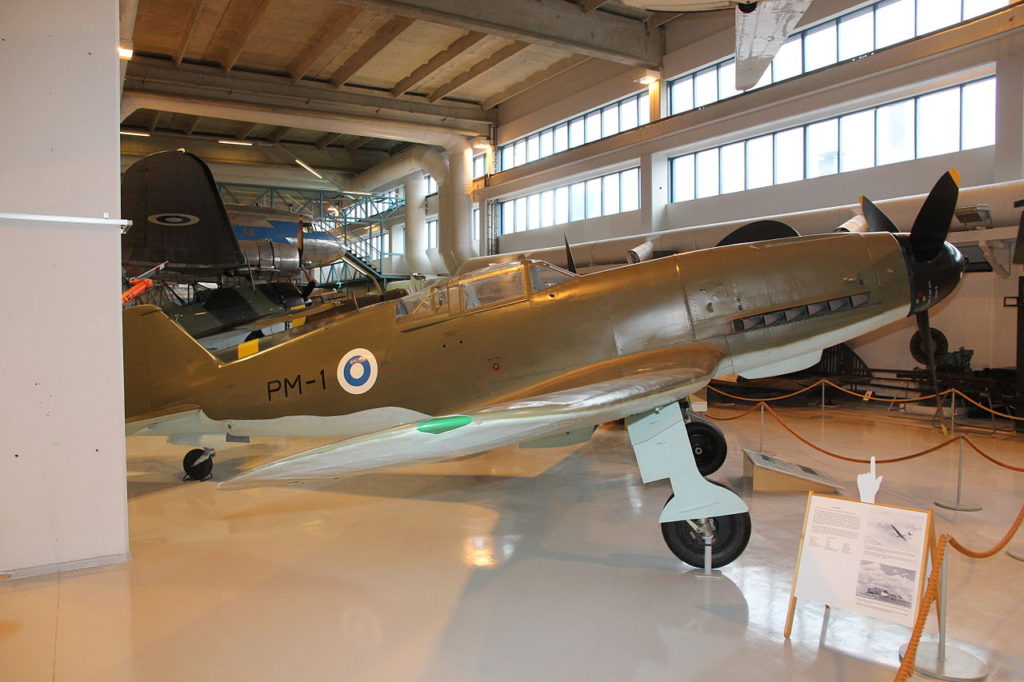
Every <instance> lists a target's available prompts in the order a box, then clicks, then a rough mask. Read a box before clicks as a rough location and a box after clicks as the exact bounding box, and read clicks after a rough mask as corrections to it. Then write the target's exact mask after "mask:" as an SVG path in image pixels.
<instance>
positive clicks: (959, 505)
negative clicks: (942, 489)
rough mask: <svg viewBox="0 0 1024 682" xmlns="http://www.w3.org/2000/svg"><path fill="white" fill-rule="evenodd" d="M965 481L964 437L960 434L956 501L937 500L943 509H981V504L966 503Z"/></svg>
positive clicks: (937, 504) (968, 510)
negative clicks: (964, 501)
mask: <svg viewBox="0 0 1024 682" xmlns="http://www.w3.org/2000/svg"><path fill="white" fill-rule="evenodd" d="M963 482H964V437H963V436H960V456H959V461H958V464H957V473H956V500H955V501H954V502H939V501H938V500H936V501H935V504H936V506H939V507H942V508H943V509H952V510H953V511H967V512H975V511H981V505H974V504H964V503H963V502H962V501H961V499H960V495H961V493H962V491H963Z"/></svg>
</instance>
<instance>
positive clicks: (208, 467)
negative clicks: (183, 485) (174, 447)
mask: <svg viewBox="0 0 1024 682" xmlns="http://www.w3.org/2000/svg"><path fill="white" fill-rule="evenodd" d="M216 454H217V453H216V452H214V451H213V450H211V449H209V448H195V449H194V450H189V451H188V452H187V453H185V459H183V460H182V461H181V467H182V468H183V469H184V470H185V478H184V479H182V480H185V481H188V480H190V479H191V480H193V481H205V480H208V479H209V478H211V477H212V476H213V456H214V455H216Z"/></svg>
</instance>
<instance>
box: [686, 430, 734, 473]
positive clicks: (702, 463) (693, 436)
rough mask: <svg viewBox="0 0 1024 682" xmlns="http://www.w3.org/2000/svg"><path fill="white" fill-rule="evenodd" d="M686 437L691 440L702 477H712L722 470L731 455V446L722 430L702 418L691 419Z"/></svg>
mask: <svg viewBox="0 0 1024 682" xmlns="http://www.w3.org/2000/svg"><path fill="white" fill-rule="evenodd" d="M686 435H687V436H689V438H690V449H692V450H693V459H694V460H695V461H696V462H697V471H699V472H700V475H701V476H710V475H711V474H713V473H715V472H716V471H718V470H719V469H721V468H722V465H723V464H725V456H726V455H727V454H728V453H729V444H728V443H727V442H726V440H725V434H724V433H722V429H720V428H718V426H716V425H715V424H712V423H711V422H709V421H707V420H705V419H701V418H700V417H691V418H690V421H688V422H686Z"/></svg>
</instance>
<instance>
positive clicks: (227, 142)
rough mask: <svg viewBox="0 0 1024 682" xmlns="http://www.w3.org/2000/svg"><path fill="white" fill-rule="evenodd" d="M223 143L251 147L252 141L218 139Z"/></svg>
mask: <svg viewBox="0 0 1024 682" xmlns="http://www.w3.org/2000/svg"><path fill="white" fill-rule="evenodd" d="M217 142H220V143H221V144H236V145H238V146H239V147H251V146H252V142H243V141H242V140H217Z"/></svg>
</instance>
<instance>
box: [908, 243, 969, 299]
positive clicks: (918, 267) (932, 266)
mask: <svg viewBox="0 0 1024 682" xmlns="http://www.w3.org/2000/svg"><path fill="white" fill-rule="evenodd" d="M896 239H897V240H898V241H899V243H900V247H901V248H902V249H903V258H904V260H906V262H907V269H908V270H909V271H910V314H911V315H913V314H916V313H920V312H922V311H925V310H927V309H928V308H931V307H932V306H933V305H935V304H936V303H938V302H939V301H941V300H942V299H944V298H945V297H946V296H948V295H949V294H950V293H952V291H953V290H954V289H956V287H957V284H959V283H960V278H961V277H963V275H964V270H965V268H966V267H967V261H966V260H965V259H964V255H963V254H962V253H960V250H959V249H958V248H956V247H955V246H953V245H952V244H950V243H949V242H943V243H942V244H941V245H940V246H939V249H938V253H937V254H936V255H935V256H934V257H933V258H931V259H929V260H923V259H921V258H920V255H919V254H916V253H915V250H914V247H913V245H912V244H911V239H910V235H902V234H901V235H896Z"/></svg>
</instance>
